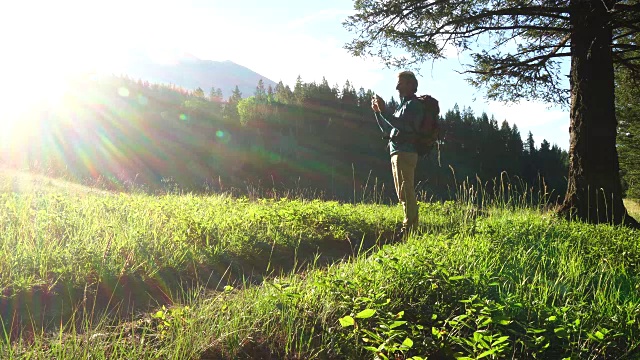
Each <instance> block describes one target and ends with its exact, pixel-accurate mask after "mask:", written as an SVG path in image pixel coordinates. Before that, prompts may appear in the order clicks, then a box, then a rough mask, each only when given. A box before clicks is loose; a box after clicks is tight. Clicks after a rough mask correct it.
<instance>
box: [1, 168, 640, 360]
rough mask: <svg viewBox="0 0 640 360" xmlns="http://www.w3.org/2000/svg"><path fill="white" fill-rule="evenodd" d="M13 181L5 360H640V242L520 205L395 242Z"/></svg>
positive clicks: (300, 220) (224, 204) (434, 217)
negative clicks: (163, 359)
mask: <svg viewBox="0 0 640 360" xmlns="http://www.w3.org/2000/svg"><path fill="white" fill-rule="evenodd" d="M2 176H3V177H1V178H0V179H2V181H0V185H2V186H1V187H0V191H1V192H2V193H1V194H0V226H2V232H1V233H0V244H1V245H2V250H1V251H0V266H1V267H2V270H1V271H0V289H2V291H3V296H2V299H1V300H0V302H1V304H0V305H1V307H0V309H2V310H1V313H0V316H1V317H2V324H3V333H0V334H4V336H3V338H4V341H3V342H2V347H1V348H0V357H1V358H35V359H51V358H57V359H71V358H73V359H78V358H81V359H82V358H86V359H88V358H92V359H107V358H108V359H114V358H121V359H132V358H136V359H144V358H171V359H281V358H286V359H303V358H304V359H309V358H319V359H367V358H369V359H374V358H380V359H385V358H390V359H409V358H413V359H421V358H423V359H426V358H429V359H436V358H444V359H446V358H454V357H457V358H472V359H474V358H486V359H497V358H518V359H523V358H545V359H551V358H553V359H556V358H557V359H560V358H572V359H574V358H575V359H582V358H584V359H592V358H611V359H618V358H629V359H631V358H637V357H639V356H640V340H638V339H640V295H638V288H639V287H640V277H639V275H638V264H640V249H639V247H638V240H637V239H638V238H640V236H639V235H640V233H639V232H638V231H634V230H628V229H624V228H618V227H612V226H609V225H597V226H594V225H586V224H581V223H569V222H567V221H564V220H561V219H558V218H555V217H554V216H553V215H551V214H545V213H541V212H539V211H537V210H533V209H528V208H526V207H524V206H521V205H518V206H514V204H513V201H512V200H513V199H517V198H521V197H520V196H517V195H516V194H512V198H510V199H506V200H504V199H503V201H501V202H500V203H496V204H492V206H487V207H485V208H484V209H482V210H478V209H477V208H476V207H475V206H473V205H471V204H472V203H473V202H474V199H473V196H469V195H468V194H469V193H467V194H466V195H465V197H464V199H465V202H459V203H453V202H447V203H444V204H435V203H422V204H421V207H420V217H421V220H422V223H423V226H422V228H421V229H420V230H419V231H418V232H417V233H416V234H415V235H414V236H412V237H410V238H409V239H406V240H404V241H397V240H398V239H395V238H394V236H393V235H394V234H393V229H394V228H395V225H396V223H397V222H398V221H399V219H400V216H401V209H400V208H399V207H398V206H391V207H389V206H385V205H371V204H343V203H337V202H320V201H313V200H302V199H264V200H256V201H249V200H247V199H236V198H232V197H229V196H224V195H214V196H193V195H166V196H148V195H143V194H114V193H106V192H100V191H95V190H92V189H90V188H81V187H75V186H74V187H66V186H65V183H64V182H59V183H56V182H53V181H52V180H47V179H46V178H42V179H41V180H42V182H40V183H38V182H37V181H36V180H34V178H30V177H29V176H28V175H25V174H19V173H14V174H7V173H5V175H2ZM20 176H23V177H24V178H23V180H24V181H23V182H24V183H29V182H30V183H32V184H33V183H35V184H36V185H34V186H33V187H24V188H16V186H19V185H16V184H20V183H22V182H21V181H20V180H17V179H18V178H20ZM7 179H11V181H8V180H7ZM27 180H29V181H27ZM38 181H39V180H38ZM16 189H20V190H19V191H16Z"/></svg>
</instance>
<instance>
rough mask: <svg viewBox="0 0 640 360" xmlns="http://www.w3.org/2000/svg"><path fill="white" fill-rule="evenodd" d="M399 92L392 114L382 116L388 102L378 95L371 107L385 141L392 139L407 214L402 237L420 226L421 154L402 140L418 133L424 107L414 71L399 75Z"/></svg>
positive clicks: (396, 181)
mask: <svg viewBox="0 0 640 360" xmlns="http://www.w3.org/2000/svg"><path fill="white" fill-rule="evenodd" d="M396 90H398V95H399V96H400V106H398V109H397V110H396V111H395V112H394V113H393V115H387V116H383V115H382V112H383V111H384V107H385V102H384V100H383V99H382V98H381V97H380V96H378V95H376V96H375V97H374V98H373V99H372V101H371V108H372V109H373V111H374V113H375V116H376V120H377V122H378V126H380V130H382V132H383V133H384V134H385V138H389V151H390V153H391V169H392V171H393V182H394V185H395V188H396V194H397V195H398V200H399V201H400V203H401V204H402V209H403V211H404V220H403V221H402V229H401V231H400V234H401V236H405V235H406V234H407V233H409V231H411V230H412V229H414V228H415V227H417V225H418V203H417V201H416V193H415V189H414V186H415V184H414V175H415V170H416V165H417V163H418V153H417V151H416V146H415V145H414V143H413V142H411V141H408V140H407V139H405V140H404V141H403V135H411V134H415V133H416V132H417V131H418V130H417V129H419V127H420V123H421V121H422V118H423V114H424V108H423V106H422V103H421V102H420V101H419V100H418V98H417V97H416V92H417V91H418V79H416V76H415V75H414V73H413V72H411V71H403V72H401V73H399V74H398V84H397V85H396Z"/></svg>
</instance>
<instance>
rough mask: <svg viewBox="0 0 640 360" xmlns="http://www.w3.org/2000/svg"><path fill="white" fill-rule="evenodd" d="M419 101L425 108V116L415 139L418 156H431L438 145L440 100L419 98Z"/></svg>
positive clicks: (422, 96)
mask: <svg viewBox="0 0 640 360" xmlns="http://www.w3.org/2000/svg"><path fill="white" fill-rule="evenodd" d="M418 100H419V101H420V102H421V103H422V106H423V107H424V116H423V118H422V122H421V123H420V127H419V128H418V129H417V130H418V131H417V136H416V137H415V139H414V144H415V146H416V151H417V152H418V156H424V155H429V153H430V152H431V150H432V149H433V146H434V145H437V140H438V133H439V131H440V127H439V126H438V116H439V114H440V106H438V100H436V99H435V98H433V97H431V96H429V95H421V96H418Z"/></svg>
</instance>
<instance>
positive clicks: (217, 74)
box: [123, 56, 276, 99]
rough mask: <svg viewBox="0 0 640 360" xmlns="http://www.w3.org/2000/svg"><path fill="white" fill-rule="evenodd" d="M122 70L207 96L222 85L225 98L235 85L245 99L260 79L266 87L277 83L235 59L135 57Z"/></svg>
mask: <svg viewBox="0 0 640 360" xmlns="http://www.w3.org/2000/svg"><path fill="white" fill-rule="evenodd" d="M123 71H124V72H125V73H126V74H127V75H129V76H130V77H132V78H134V79H138V78H140V79H142V80H147V81H149V82H151V83H163V84H174V85H178V86H180V87H183V88H185V89H189V90H195V89H196V88H198V87H200V88H202V90H204V92H205V95H209V91H210V90H211V88H212V87H215V88H220V89H222V93H223V94H224V98H225V99H227V98H228V97H229V96H230V95H231V92H232V91H233V89H234V88H235V86H236V85H237V86H238V88H239V89H240V91H241V92H242V97H244V98H246V97H249V96H252V95H253V94H254V92H255V89H256V86H257V84H258V81H259V80H260V79H262V81H264V87H265V89H266V88H268V87H269V85H271V86H272V87H274V88H275V86H276V83H275V82H274V81H273V80H270V79H268V78H267V77H265V76H263V75H260V74H258V73H256V72H255V71H253V70H251V69H249V68H246V67H244V66H242V65H239V64H236V63H234V62H233V61H212V60H202V59H198V58H195V57H192V56H190V57H182V58H180V59H178V60H176V61H173V62H171V63H165V64H163V63H158V62H155V61H153V60H152V59H150V58H149V57H146V56H136V57H135V58H132V59H131V60H130V61H129V65H128V66H127V67H126V68H125V69H123Z"/></svg>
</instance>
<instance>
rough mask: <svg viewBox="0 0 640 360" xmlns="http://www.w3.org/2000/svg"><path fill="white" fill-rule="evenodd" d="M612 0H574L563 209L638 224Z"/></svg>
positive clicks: (594, 218) (607, 220) (567, 213)
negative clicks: (620, 146) (621, 131)
mask: <svg viewBox="0 0 640 360" xmlns="http://www.w3.org/2000/svg"><path fill="white" fill-rule="evenodd" d="M612 6H613V1H611V0H604V1H603V0H572V1H571V15H570V18H571V27H572V33H571V54H572V55H571V74H570V84H571V112H570V117H571V122H570V127H569V133H570V147H569V179H568V188H567V194H566V196H565V199H564V203H563V204H562V206H561V207H560V209H559V212H560V214H562V215H565V216H567V217H569V218H572V219H573V218H577V219H579V220H583V221H586V222H590V223H612V224H625V225H629V226H632V227H638V223H637V222H636V221H635V220H634V219H633V218H631V217H630V216H629V215H628V213H627V210H626V209H625V207H624V204H623V202H622V186H621V183H620V171H619V170H620V169H619V164H618V153H617V150H616V127H617V120H616V115H615V95H614V94H615V93H614V71H613V57H612V53H611V47H610V45H611V42H612V29H611V25H610V20H611V19H610V16H609V13H608V11H607V8H611V7H612Z"/></svg>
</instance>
